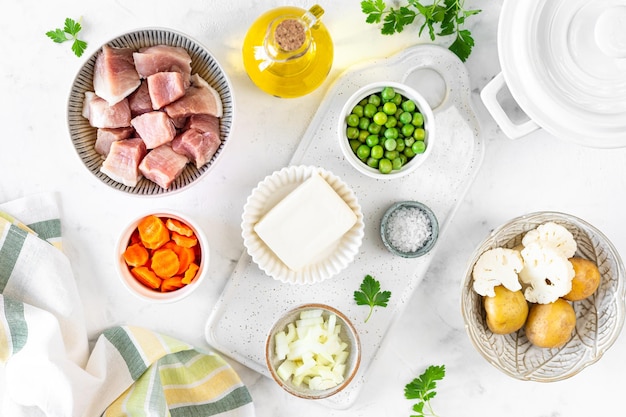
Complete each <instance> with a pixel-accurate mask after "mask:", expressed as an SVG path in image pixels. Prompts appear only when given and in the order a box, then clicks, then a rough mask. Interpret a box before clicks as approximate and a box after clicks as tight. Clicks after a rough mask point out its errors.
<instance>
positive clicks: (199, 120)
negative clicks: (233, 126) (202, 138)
mask: <svg viewBox="0 0 626 417" xmlns="http://www.w3.org/2000/svg"><path fill="white" fill-rule="evenodd" d="M187 129H196V130H197V131H198V132H201V133H208V132H211V133H213V134H214V135H216V136H217V137H219V136H220V119H218V118H217V117H215V116H211V115H210V114H194V115H192V116H190V117H189V119H187V124H185V130H187Z"/></svg>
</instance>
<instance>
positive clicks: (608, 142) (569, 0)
mask: <svg viewBox="0 0 626 417" xmlns="http://www.w3.org/2000/svg"><path fill="white" fill-rule="evenodd" d="M625 28H626V0H523V1H519V0H504V3H503V6H502V10H501V15H500V20H499V24H498V54H499V58H500V66H501V68H502V72H501V73H500V74H498V75H497V76H496V77H495V78H494V79H493V80H492V81H491V82H490V83H489V84H487V85H486V86H485V88H484V89H483V90H482V91H481V98H482V100H483V102H484V104H485V106H486V107H487V109H488V110H489V112H490V113H491V115H492V116H493V118H494V119H495V120H496V122H497V123H498V125H499V126H500V127H501V129H502V131H503V132H504V133H505V134H506V135H507V136H508V137H510V138H512V139H516V138H520V137H522V136H525V135H527V134H529V133H530V132H532V131H534V130H536V129H539V128H543V129H544V130H546V131H548V132H549V133H551V134H553V135H554V136H557V137H559V138H562V139H564V140H568V141H571V142H574V143H578V144H581V145H585V146H590V147H597V148H617V147H624V146H626V30H625ZM504 87H508V89H509V91H510V92H511V95H512V96H513V98H514V99H515V101H516V102H517V104H518V105H519V107H520V108H521V109H522V110H523V111H524V113H526V114H527V115H528V117H529V118H530V120H528V121H526V122H522V123H516V122H513V121H512V120H511V119H510V118H509V117H508V115H507V114H506V112H505V111H504V109H503V107H502V105H501V104H500V102H499V101H498V99H497V97H496V96H497V94H498V92H499V91H500V90H502V89H503V88H504Z"/></svg>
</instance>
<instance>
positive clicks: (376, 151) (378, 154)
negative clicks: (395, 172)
mask: <svg viewBox="0 0 626 417" xmlns="http://www.w3.org/2000/svg"><path fill="white" fill-rule="evenodd" d="M384 153H385V150H384V149H383V147H382V146H381V145H375V146H372V152H371V156H372V158H376V159H380V158H382V157H383V154H384Z"/></svg>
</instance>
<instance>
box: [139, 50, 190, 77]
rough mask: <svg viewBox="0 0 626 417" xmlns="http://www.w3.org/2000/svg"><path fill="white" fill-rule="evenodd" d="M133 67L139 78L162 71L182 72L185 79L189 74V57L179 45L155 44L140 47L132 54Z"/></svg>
mask: <svg viewBox="0 0 626 417" xmlns="http://www.w3.org/2000/svg"><path fill="white" fill-rule="evenodd" d="M133 58H134V60H135V68H136V69H137V72H138V73H139V75H140V76H141V78H147V77H149V76H150V75H152V74H156V73H157V72H164V71H175V72H180V73H182V74H183V75H184V76H185V77H184V78H185V80H187V81H188V80H189V76H190V75H191V57H190V56H189V53H188V52H187V51H186V50H185V49H184V48H181V47H179V46H168V45H156V46H150V47H147V48H142V49H140V50H139V52H135V53H134V54H133Z"/></svg>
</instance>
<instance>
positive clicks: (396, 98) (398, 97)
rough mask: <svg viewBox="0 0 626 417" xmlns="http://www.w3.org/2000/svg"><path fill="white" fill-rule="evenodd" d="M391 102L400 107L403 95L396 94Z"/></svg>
mask: <svg viewBox="0 0 626 417" xmlns="http://www.w3.org/2000/svg"><path fill="white" fill-rule="evenodd" d="M391 100H392V101H393V102H394V103H395V105H396V106H399V105H400V104H401V103H402V94H400V93H396V94H395V95H394V96H393V98H392V99H391Z"/></svg>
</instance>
